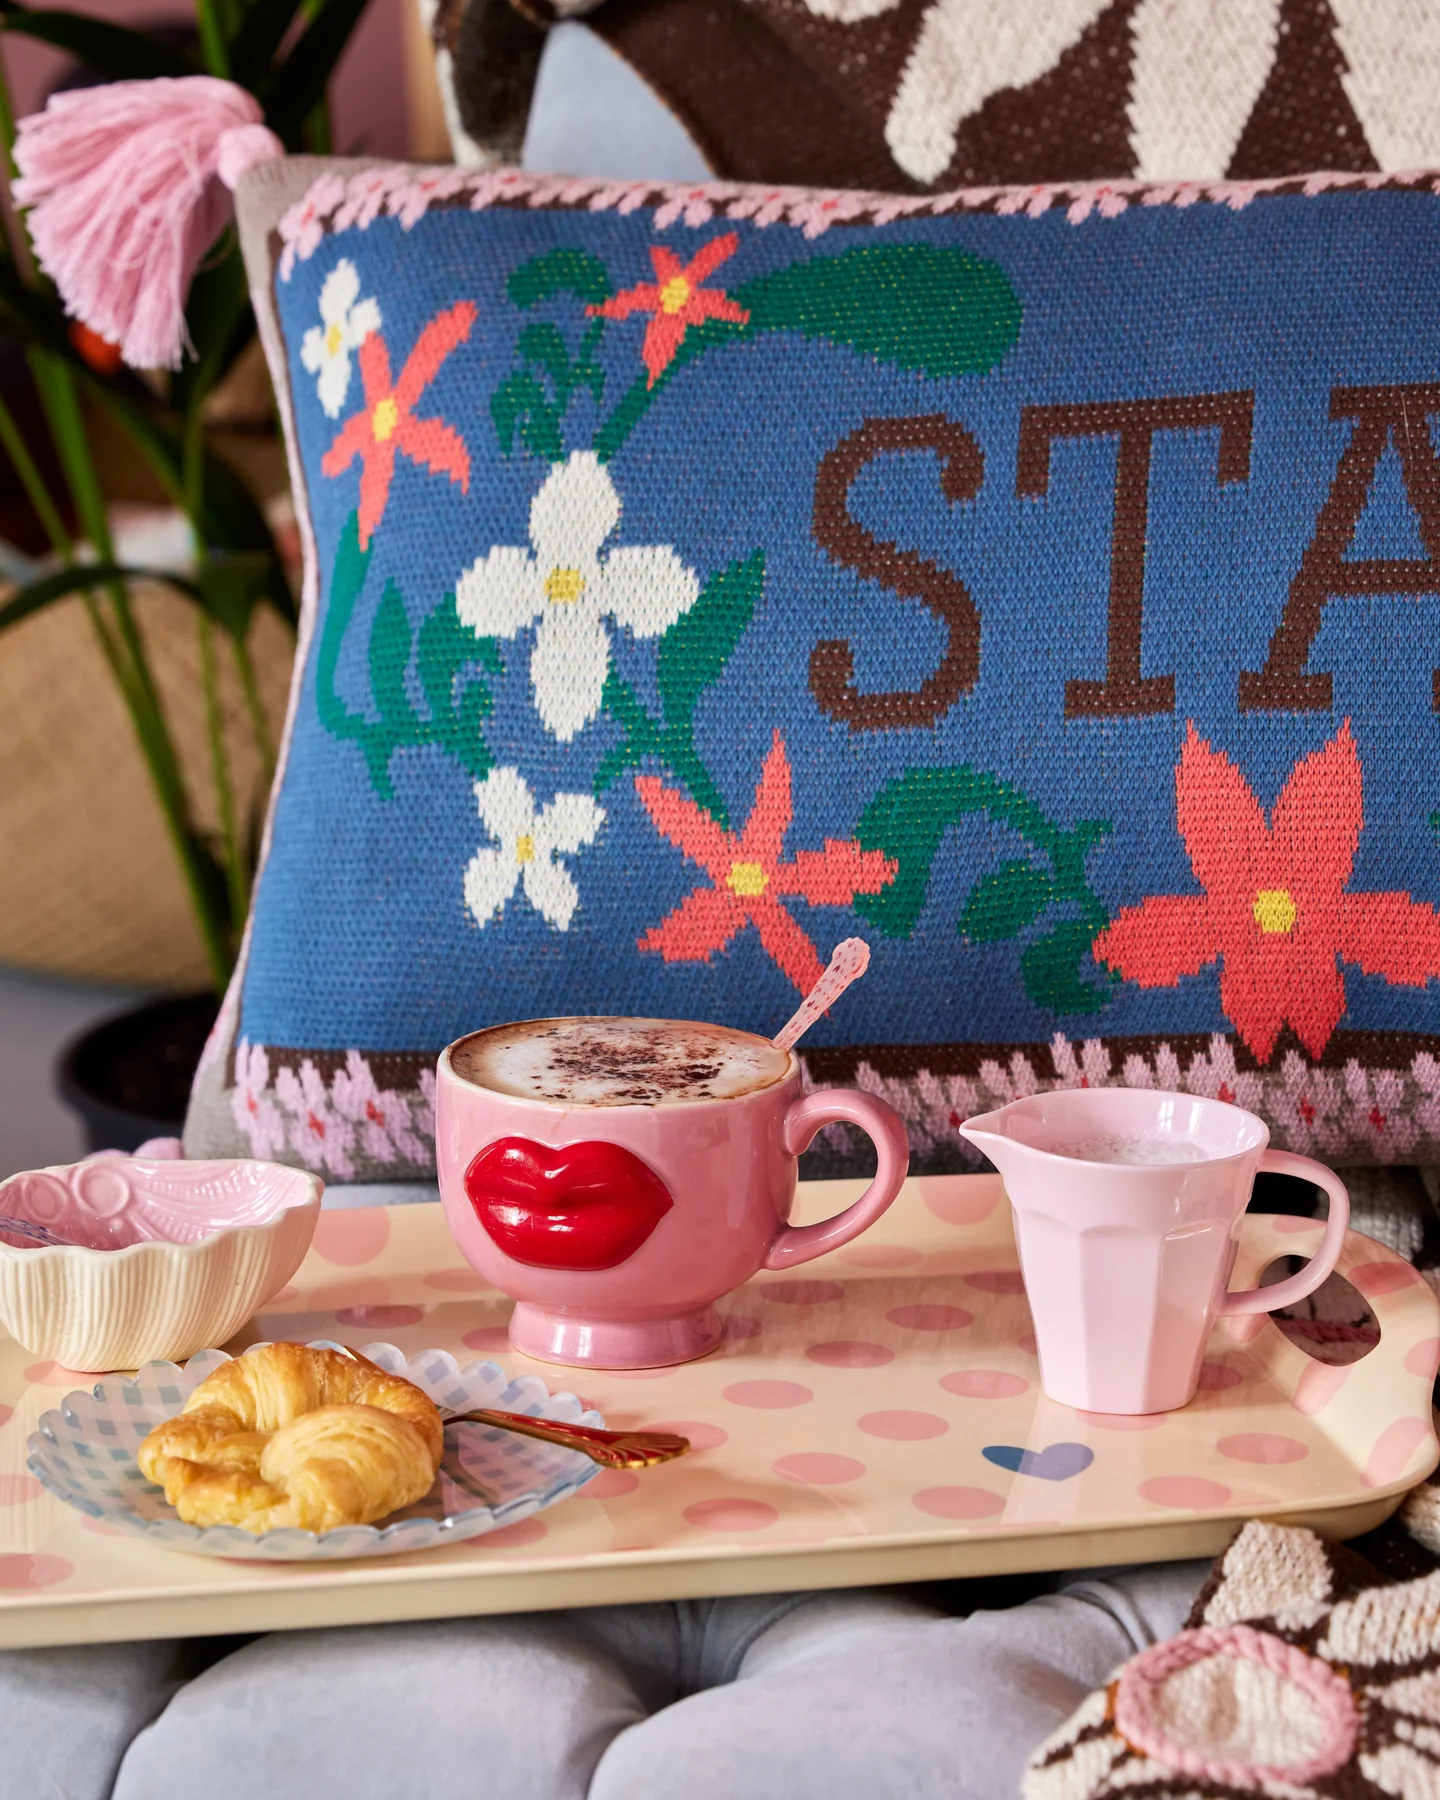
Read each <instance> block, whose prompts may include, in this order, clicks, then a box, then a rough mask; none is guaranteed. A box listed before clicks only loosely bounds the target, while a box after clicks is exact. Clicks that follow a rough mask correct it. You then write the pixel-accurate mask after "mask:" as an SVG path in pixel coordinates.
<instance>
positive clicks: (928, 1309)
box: [885, 1306, 975, 1331]
mask: <svg viewBox="0 0 1440 1800" xmlns="http://www.w3.org/2000/svg"><path fill="white" fill-rule="evenodd" d="M885 1317H886V1318H887V1319H888V1320H889V1321H890V1323H891V1324H892V1325H898V1326H900V1327H901V1329H902V1330H904V1331H963V1330H964V1329H965V1327H966V1326H967V1325H973V1324H974V1323H975V1315H974V1313H972V1312H966V1310H965V1308H964V1307H963V1306H895V1307H892V1308H891V1309H890V1311H889V1312H888V1313H886V1315H885Z"/></svg>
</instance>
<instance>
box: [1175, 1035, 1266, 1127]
mask: <svg viewBox="0 0 1440 1800" xmlns="http://www.w3.org/2000/svg"><path fill="white" fill-rule="evenodd" d="M1185 1091H1186V1093H1189V1094H1204V1096H1205V1097H1206V1099H1207V1100H1223V1101H1224V1102H1225V1103H1226V1105H1227V1106H1243V1107H1244V1108H1245V1110H1246V1111H1247V1112H1261V1111H1263V1109H1264V1085H1263V1083H1262V1082H1261V1080H1260V1077H1259V1076H1258V1075H1242V1074H1241V1073H1240V1071H1239V1070H1238V1069H1237V1068H1236V1067H1235V1046H1234V1044H1233V1043H1232V1042H1231V1041H1230V1039H1229V1038H1227V1037H1222V1036H1221V1035H1220V1033H1219V1032H1216V1034H1215V1036H1214V1037H1212V1038H1211V1040H1210V1053H1209V1055H1208V1056H1207V1055H1206V1053H1205V1052H1204V1051H1203V1050H1202V1051H1200V1052H1199V1054H1198V1055H1197V1056H1196V1057H1195V1058H1194V1060H1193V1061H1192V1062H1191V1064H1190V1067H1189V1068H1188V1069H1187V1070H1186V1071H1185Z"/></svg>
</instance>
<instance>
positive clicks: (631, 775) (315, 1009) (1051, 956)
mask: <svg viewBox="0 0 1440 1800" xmlns="http://www.w3.org/2000/svg"><path fill="white" fill-rule="evenodd" d="M1436 186H1437V184H1436V183H1435V182H1433V181H1432V180H1431V179H1430V178H1429V177H1425V178H1414V177H1407V178H1393V177H1358V176H1355V177H1348V176H1347V177H1326V178H1317V179H1315V180H1313V181H1311V182H1309V183H1302V182H1298V181H1287V182H1280V183H1270V184H1259V185H1244V186H1241V185H1236V184H1233V183H1232V184H1222V185H1210V186H1203V187H1187V188H1177V187H1170V188H1164V189H1160V188H1144V187H1140V186H1137V185H1135V184H1119V185H1117V186H1113V187H1110V188H1066V189H1063V190H1050V189H1041V190H1027V191H1023V192H1021V191H1004V190H1002V191H996V190H989V191H985V192H967V193H962V194H958V195H951V196H948V197H944V198H938V199H937V198H934V197H929V198H915V197H911V198H907V199H904V200H885V199H882V198H879V197H876V196H867V195H856V194H849V195H834V194H832V195H825V194H809V193H802V192H797V191H794V190H784V191H766V190H760V189H754V188H743V187H736V186H723V185H717V186H714V187H709V188H697V189H686V190H682V191H677V190H666V189H659V188H653V187H647V186H644V185H640V186H634V185H624V184H621V185H615V184H610V185H605V184H601V183H598V182H594V181H589V182H569V183H567V182H563V181H558V180H555V179H552V178H539V177H529V176H521V175H517V174H514V173H508V172H506V173H500V174H495V173H481V172H477V171H467V170H456V169H446V170H430V171H420V170H416V169H413V168H404V169H401V168H392V167H382V168H376V167H371V166H361V165H355V164H316V163H313V162H304V161H301V162H292V163H287V164H280V165H275V166H272V167H269V168H265V169H261V170H258V171H256V172H254V173H253V174H252V175H251V176H250V177H249V178H248V180H247V183H246V185H245V186H244V188H243V189H242V194H241V216H242V225H243V229H244V234H245V238H246V244H247V255H248V257H249V261H250V267H251V275H252V282H253V284H254V288H255V293H256V298H257V303H258V305H259V307H260V311H261V315H262V323H263V327H264V331H265V335H266V339H267V344H268V348H269V351H270V355H271V360H272V368H273V373H274V376H275V382H276V387H277V390H278V392H279V393H280V395H281V397H282V407H283V411H284V413H285V418H286V424H287V429H288V431H289V436H290V449H291V458H292V465H293V469H294V473H295V483H296V499H297V505H298V507H299V511H300V516H301V522H302V527H303V529H304V533H305V537H306V542H307V547H308V553H309V564H308V568H307V590H306V594H305V599H304V629H303V632H302V638H301V663H300V667H299V671H298V675H297V680H296V685H295V691H294V700H293V705H292V712H291V718H290V723H289V728H288V733H287V741H286V749H285V756H284V767H283V771H282V774H281V778H280V781H279V784H278V788H277V792H276V796H275V800H274V804H273V808H272V812H271V817H270V822H269V827H268V836H267V845H266V851H265V857H264V863H263V869H262V873H261V876H260V880H259V886H258V892H257V896H256V902H255V912H254V918H253V922H252V927H251V931H250V935H249V939H248V942H247V945H246V949H245V954H244V958H243V961H242V964H241V967H240V970H239V972H238V974H237V976H236V978H235V982H234V985H233V987H232V989H231V992H230V995H229V998H228V1002H227V1005H226V1009H225V1012H224V1014H223V1016H222V1023H221V1027H220V1029H219V1030H218V1032H217V1034H216V1038H215V1040H214V1042H213V1044H212V1049H211V1053H210V1055H209V1057H208V1059H207V1063H206V1066H205V1068H204V1069H203V1070H202V1073H201V1077H200V1080H199V1084H198V1086H197V1091H196V1097H195V1101H194V1105H193V1107H192V1117H191V1121H190V1126H189V1132H188V1138H187V1142H188V1145H189V1148H190V1149H191V1151H192V1153H195V1154H206V1155H210V1154H215V1153H217V1152H222V1151H227V1150H228V1151H232V1152H234V1151H239V1150H245V1151H251V1152H254V1153H256V1154H260V1155H265V1156H278V1157H282V1158H288V1159H291V1160H296V1161H299V1162H302V1163H305V1164H307V1165H309V1166H311V1167H314V1168H317V1169H319V1170H322V1171H323V1172H324V1173H326V1174H327V1175H329V1176H330V1177H331V1178H332V1179H339V1180H345V1179H362V1178H366V1179H374V1178H377V1177H378V1178H384V1177H386V1176H393V1177H396V1178H402V1177H406V1176H413V1175H414V1174H416V1173H423V1172H426V1171H428V1169H429V1168H430V1167H431V1163H432V1154H433V1152H432V1140H431V1130H432V1123H431V1115H430V1099H431V1096H432V1094H433V1084H432V1083H431V1080H430V1076H429V1070H430V1068H431V1067H432V1065H433V1061H434V1057H435V1054H436V1052H437V1051H438V1050H439V1049H440V1048H441V1047H442V1046H443V1045H444V1044H445V1043H447V1042H448V1041H449V1040H450V1039H452V1038H454V1037H456V1036H458V1035H459V1034H461V1033H462V1032H465V1031H468V1030H471V1029H473V1028H475V1027H478V1026H483V1025H487V1024H491V1023H494V1022H498V1021H503V1020H507V1019H515V1018H529V1017H534V1016H538V1015H546V1014H557V1013H576V1012H579V1013H586V1012H593V1013H629V1014H647V1015H662V1016H668V1017H676V1018H698V1019H713V1020H719V1021H722V1022H724V1023H726V1024H732V1025H739V1026H744V1027H749V1028H752V1029H755V1030H758V1031H762V1032H770V1031H773V1030H774V1029H776V1028H777V1027H778V1026H779V1025H780V1024H781V1023H782V1022H783V1021H784V1020H785V1019H786V1017H787V1016H788V1015H789V1014H790V1012H791V1011H792V1010H793V1008H794V1007H795V1005H796V1003H797V1002H798V1000H799V998H800V996H801V994H802V993H803V992H804V991H805V990H806V988H807V987H808V986H809V985H810V983H811V982H812V981H813V980H814V978H815V977H816V975H817V974H818V972H819V970H820V968H821V966H822V964H823V962H824V961H825V959H826V958H827V957H828V955H829V953H830V950H831V948H832V947H833V945H834V944H835V943H836V942H837V941H838V940H839V939H841V938H844V937H847V936H850V935H854V934H856V933H859V934H861V935H863V936H864V937H865V938H867V939H868V940H869V942H870V944H871V945H872V948H873V952H874V955H873V960H872V962H871V966H870V971H869V974H868V975H867V976H866V978H865V979H864V981H863V982H861V983H860V984H859V985H858V986H857V987H855V988H854V989H852V990H851V991H850V993H849V994H847V995H846V997H845V999H844V1000H843V1002H842V1003H841V1004H840V1005H839V1006H837V1007H836V1009H835V1010H834V1012H833V1013H832V1014H831V1016H829V1017H828V1018H826V1019H825V1020H824V1021H822V1023H821V1024H820V1025H819V1026H818V1027H817V1028H816V1029H815V1030H814V1031H813V1032H812V1033H811V1035H810V1037H809V1038H808V1039H807V1041H806V1057H807V1063H808V1068H809V1071H810V1075H811V1077H812V1079H813V1080H814V1081H815V1082H817V1083H819V1084H825V1083H830V1082H836V1081H841V1080H843V1081H858V1082H859V1083H860V1084H861V1085H864V1086H868V1087H870V1088H871V1089H873V1090H875V1091H878V1092H882V1093H884V1094H885V1095H887V1096H888V1097H889V1098H890V1099H891V1100H892V1101H893V1102H894V1104H896V1105H897V1106H898V1107H899V1109H900V1110H901V1112H902V1113H903V1115H904V1116H905V1117H906V1119H907V1122H908V1123H909V1125H910V1128H911V1131H912V1134H913V1140H914V1144H915V1148H916V1150H917V1152H918V1153H919V1154H920V1156H921V1157H922V1158H924V1159H925V1160H926V1162H927V1163H928V1165H929V1166H932V1167H939V1166H944V1165H945V1163H946V1161H947V1159H948V1160H949V1161H950V1162H951V1163H952V1164H958V1160H959V1156H960V1146H959V1143H958V1141H957V1140H956V1138H955V1133H954V1126H955V1124H956V1122H957V1121H958V1119H960V1118H961V1117H963V1116H964V1115H965V1114H966V1113H968V1112H969V1111H971V1110H975V1109H979V1108H982V1107H984V1106H987V1105H990V1104H992V1103H994V1102H996V1101H997V1100H1001V1099H1004V1098H1008V1097H1010V1096H1013V1095H1014V1094H1016V1093H1023V1092H1029V1091H1032V1090H1033V1089H1035V1088H1037V1087H1044V1086H1046V1085H1049V1084H1054V1083H1057V1082H1058V1083H1079V1082H1090V1083H1099V1082H1105V1081H1120V1080H1124V1081H1126V1082H1128V1083H1131V1084H1139V1085H1154V1086H1160V1087H1166V1088H1185V1089H1189V1090H1192V1091H1195V1092H1201V1093H1206V1094H1212V1095H1214V1094H1218V1095H1220V1096H1221V1097H1223V1098H1233V1099H1235V1100H1237V1101H1239V1102H1240V1103H1241V1104H1242V1105H1245V1106H1249V1107H1251V1108H1253V1109H1254V1110H1256V1111H1257V1112H1259V1113H1261V1114H1262V1115H1263V1116H1264V1117H1265V1118H1266V1119H1267V1120H1268V1121H1269V1122H1270V1124H1271V1127H1272V1131H1273V1133H1274V1136H1275V1139H1276V1141H1277V1142H1279V1143H1281V1144H1285V1145H1289V1146H1291V1147H1293V1148H1296V1149H1301V1150H1312V1151H1316V1152H1317V1153H1319V1154H1321V1155H1325V1156H1330V1157H1333V1158H1340V1159H1342V1160H1348V1161H1366V1160H1376V1161H1387V1160H1396V1159H1399V1160H1412V1159H1419V1160H1423V1159H1424V1158H1426V1157H1436V1156H1440V981H1437V980H1436V979H1435V978H1436V977H1437V976H1440V918H1437V915H1436V913H1435V912H1434V911H1433V910H1432V905H1431V903H1432V902H1433V901H1434V900H1435V899H1436V897H1437V895H1440V845H1437V817H1440V758H1437V749H1440V717H1437V706H1440V675H1437V673H1436V665H1437V663H1440V463H1437V459H1436V449H1435V442H1434V437H1433V431H1434V424H1433V421H1434V418H1435V415H1436V414H1440V301H1437V295H1440V287H1437V282H1436V275H1435V271H1436V269H1437V267H1440V198H1437V195H1436Z"/></svg>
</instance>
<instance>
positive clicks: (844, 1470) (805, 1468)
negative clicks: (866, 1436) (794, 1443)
mask: <svg viewBox="0 0 1440 1800" xmlns="http://www.w3.org/2000/svg"><path fill="white" fill-rule="evenodd" d="M770 1466H771V1468H773V1469H774V1471H775V1473H776V1474H777V1475H783V1476H784V1477H785V1479H786V1480H787V1481H803V1482H806V1483H808V1484H809V1485H810V1486H811V1487H835V1486H836V1485H837V1484H838V1483H840V1482H842V1481H858V1480H859V1479H860V1477H861V1476H862V1475H863V1474H864V1473H865V1465H864V1463H862V1462H857V1461H856V1460H855V1458H854V1457H853V1456H833V1455H830V1454H829V1453H828V1452H826V1451H824V1450H797V1451H796V1452H795V1454H794V1455H793V1456H781V1457H777V1458H776V1460H775V1461H774V1462H773V1463H772V1464H771V1465H770Z"/></svg>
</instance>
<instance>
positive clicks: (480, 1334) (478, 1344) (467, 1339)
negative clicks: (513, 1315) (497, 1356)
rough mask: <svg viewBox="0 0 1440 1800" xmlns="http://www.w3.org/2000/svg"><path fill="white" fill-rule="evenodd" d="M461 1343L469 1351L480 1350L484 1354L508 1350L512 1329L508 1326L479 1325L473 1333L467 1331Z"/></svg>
mask: <svg viewBox="0 0 1440 1800" xmlns="http://www.w3.org/2000/svg"><path fill="white" fill-rule="evenodd" d="M460 1342H461V1343H462V1344H463V1345H464V1346H465V1348H466V1349H467V1350H479V1351H481V1352H482V1353H492V1352H494V1351H496V1350H508V1349H509V1348H510V1329H509V1327H508V1326H506V1325H477V1326H476V1327H475V1329H474V1330H473V1331H467V1332H466V1333H465V1335H464V1336H463V1337H462V1338H461V1340H460Z"/></svg>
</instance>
